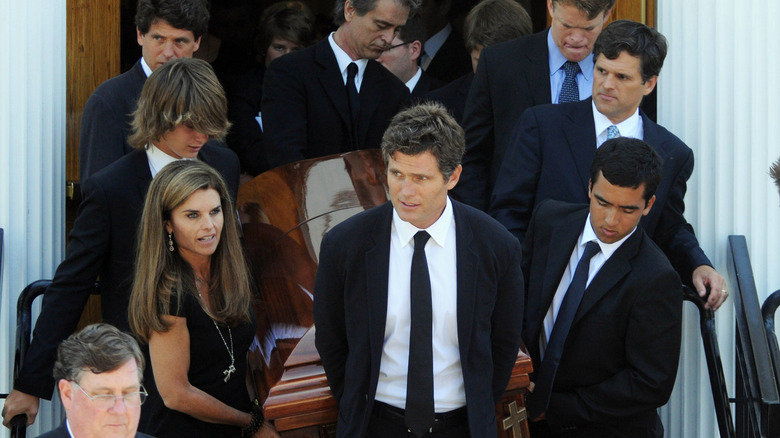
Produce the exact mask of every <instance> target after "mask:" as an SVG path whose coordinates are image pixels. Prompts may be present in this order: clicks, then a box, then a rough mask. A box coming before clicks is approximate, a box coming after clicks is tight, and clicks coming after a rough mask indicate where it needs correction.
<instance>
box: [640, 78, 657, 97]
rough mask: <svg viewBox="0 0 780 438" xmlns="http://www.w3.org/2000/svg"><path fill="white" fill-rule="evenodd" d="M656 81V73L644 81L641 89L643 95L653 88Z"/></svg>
mask: <svg viewBox="0 0 780 438" xmlns="http://www.w3.org/2000/svg"><path fill="white" fill-rule="evenodd" d="M657 83H658V75H655V76H652V77H651V78H650V79H648V80H646V81H645V89H644V91H643V93H644V95H645V96H647V95H648V94H650V93H651V92H652V91H653V88H655V85H656V84H657Z"/></svg>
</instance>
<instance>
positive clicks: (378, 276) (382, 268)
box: [365, 202, 393, 371]
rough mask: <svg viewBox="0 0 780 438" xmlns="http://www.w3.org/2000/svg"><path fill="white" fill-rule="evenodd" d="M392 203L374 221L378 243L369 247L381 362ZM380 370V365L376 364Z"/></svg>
mask: <svg viewBox="0 0 780 438" xmlns="http://www.w3.org/2000/svg"><path fill="white" fill-rule="evenodd" d="M392 208H393V207H392V204H390V203H389V202H388V203H386V204H385V205H384V206H383V207H382V209H383V211H382V212H381V214H380V215H379V218H378V219H377V221H376V222H375V224H374V229H373V230H372V232H371V235H372V236H373V239H374V246H372V247H371V248H370V249H369V250H368V251H366V255H365V262H366V280H365V283H366V296H367V297H368V306H369V308H368V311H369V320H370V321H371V327H370V330H371V332H370V333H369V336H368V338H369V344H370V346H371V360H372V361H374V362H375V363H376V364H379V363H380V361H381V360H382V348H383V344H384V337H385V322H386V320H387V280H388V266H390V226H391V224H392V218H393V214H392ZM376 370H377V371H378V370H379V366H378V365H377V366H376Z"/></svg>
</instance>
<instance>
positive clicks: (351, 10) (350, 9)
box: [344, 0, 355, 23]
mask: <svg viewBox="0 0 780 438" xmlns="http://www.w3.org/2000/svg"><path fill="white" fill-rule="evenodd" d="M354 16H355V6H354V5H353V4H352V0H346V1H345V2H344V20H345V21H346V22H347V23H349V22H350V21H352V17H354Z"/></svg>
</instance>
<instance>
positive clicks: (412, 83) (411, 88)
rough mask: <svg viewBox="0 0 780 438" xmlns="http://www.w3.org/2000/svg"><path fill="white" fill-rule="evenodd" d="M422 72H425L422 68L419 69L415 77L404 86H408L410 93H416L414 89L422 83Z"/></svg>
mask: <svg viewBox="0 0 780 438" xmlns="http://www.w3.org/2000/svg"><path fill="white" fill-rule="evenodd" d="M422 72H423V71H422V69H421V68H420V67H417V73H415V74H414V76H412V78H411V79H409V80H408V81H406V84H404V85H406V88H408V89H409V92H410V93H411V92H412V91H414V87H416V86H417V83H418V82H420V78H421V77H422Z"/></svg>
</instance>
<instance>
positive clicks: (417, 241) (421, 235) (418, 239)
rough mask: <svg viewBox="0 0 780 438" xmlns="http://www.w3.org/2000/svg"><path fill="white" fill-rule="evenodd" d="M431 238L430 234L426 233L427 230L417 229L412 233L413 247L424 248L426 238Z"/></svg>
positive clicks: (416, 248)
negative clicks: (415, 232)
mask: <svg viewBox="0 0 780 438" xmlns="http://www.w3.org/2000/svg"><path fill="white" fill-rule="evenodd" d="M430 238H431V235H430V234H428V232H427V231H418V232H417V234H415V235H414V249H415V250H418V249H424V248H425V244H426V243H428V239H430Z"/></svg>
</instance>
